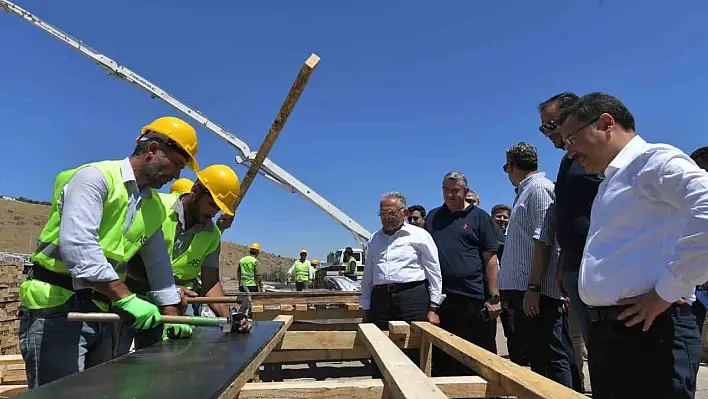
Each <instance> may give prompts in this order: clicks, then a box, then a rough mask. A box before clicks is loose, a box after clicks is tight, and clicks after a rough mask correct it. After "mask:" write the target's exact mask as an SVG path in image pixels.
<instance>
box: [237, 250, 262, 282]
mask: <svg viewBox="0 0 708 399" xmlns="http://www.w3.org/2000/svg"><path fill="white" fill-rule="evenodd" d="M260 252H261V245H260V244H258V243H257V242H254V243H253V244H251V248H250V249H249V250H248V253H249V254H248V255H246V256H244V257H243V258H241V260H239V261H238V271H237V276H238V286H239V291H241V292H246V290H249V291H250V292H258V291H259V290H261V289H262V287H263V281H262V280H261V273H260V271H259V270H258V259H256V258H258V254H259V253H260Z"/></svg>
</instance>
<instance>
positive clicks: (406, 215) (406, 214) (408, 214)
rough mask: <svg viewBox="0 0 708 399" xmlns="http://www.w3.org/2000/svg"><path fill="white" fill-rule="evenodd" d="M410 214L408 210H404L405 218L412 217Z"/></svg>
mask: <svg viewBox="0 0 708 399" xmlns="http://www.w3.org/2000/svg"><path fill="white" fill-rule="evenodd" d="M410 214H411V213H410V212H408V208H403V217H404V218H406V219H408V216H410Z"/></svg>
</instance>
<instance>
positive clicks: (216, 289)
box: [206, 282, 230, 317]
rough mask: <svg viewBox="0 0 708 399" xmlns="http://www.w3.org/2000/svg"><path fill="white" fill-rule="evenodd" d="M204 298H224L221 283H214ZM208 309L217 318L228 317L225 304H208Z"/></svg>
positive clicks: (227, 309) (227, 307) (227, 308)
mask: <svg viewBox="0 0 708 399" xmlns="http://www.w3.org/2000/svg"><path fill="white" fill-rule="evenodd" d="M206 296H224V287H223V286H222V285H221V282H218V283H216V284H215V285H214V286H213V287H212V288H211V289H210V290H209V292H207V293H206ZM209 308H211V310H213V311H214V313H215V314H216V315H217V316H219V317H229V316H230V315H229V306H228V305H227V304H225V303H210V304H209Z"/></svg>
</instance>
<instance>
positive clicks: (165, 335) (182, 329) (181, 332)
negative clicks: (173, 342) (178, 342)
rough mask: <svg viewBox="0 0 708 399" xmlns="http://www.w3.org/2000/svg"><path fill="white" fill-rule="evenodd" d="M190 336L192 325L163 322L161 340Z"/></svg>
mask: <svg viewBox="0 0 708 399" xmlns="http://www.w3.org/2000/svg"><path fill="white" fill-rule="evenodd" d="M191 336H192V327H191V326H190V325H188V324H165V328H164V329H163V330H162V340H163V341H164V340H167V339H184V338H189V337H191Z"/></svg>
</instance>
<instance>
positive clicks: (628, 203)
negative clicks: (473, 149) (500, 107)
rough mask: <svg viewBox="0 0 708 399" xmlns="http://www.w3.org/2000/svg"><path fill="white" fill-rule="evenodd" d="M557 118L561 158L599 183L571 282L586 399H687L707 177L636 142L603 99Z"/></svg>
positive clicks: (622, 116) (683, 158) (583, 102)
mask: <svg viewBox="0 0 708 399" xmlns="http://www.w3.org/2000/svg"><path fill="white" fill-rule="evenodd" d="M560 119H561V120H562V121H564V122H563V124H562V126H561V137H562V138H563V142H564V144H565V146H566V148H567V149H568V157H569V158H571V159H575V160H577V161H578V162H580V164H581V165H583V167H584V168H585V169H586V170H587V171H588V172H591V173H602V174H603V175H604V177H605V180H604V181H603V182H602V183H600V187H599V188H598V191H597V196H596V197H595V200H594V202H593V205H592V214H591V218H590V228H589V230H588V239H587V243H586V244H585V250H584V252H583V257H582V263H581V265H580V278H579V280H578V291H579V292H580V298H581V299H582V300H583V302H585V304H586V305H588V319H589V321H590V323H589V324H588V355H589V362H590V379H591V381H592V389H593V398H617V397H634V398H638V397H647V398H649V397H650V398H672V399H680V398H693V397H694V395H695V390H696V373H697V371H698V365H699V363H700V358H701V339H700V338H701V337H700V334H699V332H698V326H697V325H696V318H695V316H694V315H693V312H692V309H691V305H690V304H689V303H687V302H692V300H693V298H694V295H693V294H694V290H695V287H696V285H700V284H703V283H704V282H705V281H706V280H708V174H706V173H705V172H704V171H703V170H701V169H700V168H699V167H698V166H697V165H696V164H695V162H693V161H692V160H691V158H689V157H688V156H687V155H686V154H684V153H683V152H681V151H680V150H679V149H677V148H675V147H673V146H670V145H667V144H650V143H647V142H646V141H644V139H642V138H641V137H640V136H639V135H637V134H636V133H635V130H634V126H635V122H634V117H633V116H632V114H631V113H630V112H629V110H628V109H627V107H625V105H624V104H622V102H620V101H619V100H618V99H617V98H615V97H613V96H610V95H607V94H604V93H591V94H588V95H586V96H584V97H582V98H580V99H579V100H578V101H577V102H576V103H575V104H573V105H572V106H571V107H569V108H568V109H565V110H563V111H562V112H561V116H560ZM683 298H685V300H684V299H683Z"/></svg>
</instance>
